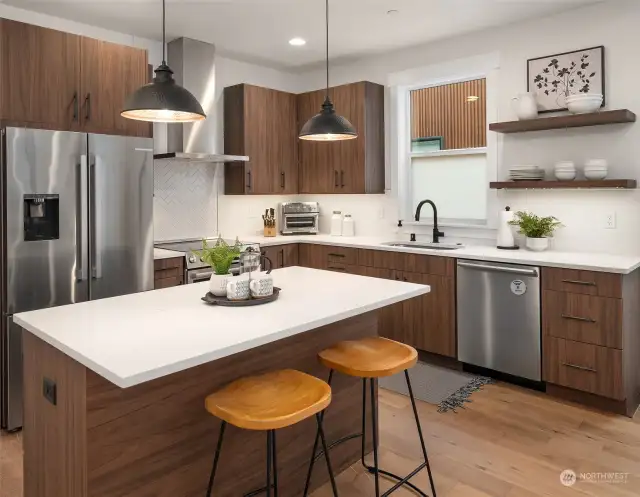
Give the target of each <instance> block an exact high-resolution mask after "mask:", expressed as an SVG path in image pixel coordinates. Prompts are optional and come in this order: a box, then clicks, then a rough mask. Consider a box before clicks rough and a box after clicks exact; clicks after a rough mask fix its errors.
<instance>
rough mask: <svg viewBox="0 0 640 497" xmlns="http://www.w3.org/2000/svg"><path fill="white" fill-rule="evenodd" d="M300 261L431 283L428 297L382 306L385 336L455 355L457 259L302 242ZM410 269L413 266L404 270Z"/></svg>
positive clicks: (429, 349)
mask: <svg viewBox="0 0 640 497" xmlns="http://www.w3.org/2000/svg"><path fill="white" fill-rule="evenodd" d="M300 265H301V266H306V267H313V268H316V269H325V270H328V271H339V272H343V273H349V274H359V275H361V276H370V277H373V278H384V279H391V280H399V281H407V282H410V283H418V284H422V285H430V286H431V292H430V293H428V294H427V295H423V296H421V297H416V298H413V299H410V300H406V301H404V302H401V303H399V304H396V305H392V306H388V307H385V308H384V309H382V311H381V312H380V335H381V336H384V337H387V338H390V339H392V340H397V341H399V342H403V343H406V344H408V345H411V346H413V347H415V348H417V349H420V350H424V351H426V352H431V353H434V354H440V355H444V356H448V357H456V354H457V350H456V324H455V323H456V321H455V281H454V277H453V276H454V267H455V266H454V261H453V259H451V258H446V257H438V256H427V255H425V256H423V255H420V254H417V255H416V254H404V253H401V252H391V251H383V250H361V249H354V248H349V247H337V246H331V245H313V244H301V245H300ZM405 268H406V269H408V270H403V269H405ZM428 272H433V273H434V274H429V273H428Z"/></svg>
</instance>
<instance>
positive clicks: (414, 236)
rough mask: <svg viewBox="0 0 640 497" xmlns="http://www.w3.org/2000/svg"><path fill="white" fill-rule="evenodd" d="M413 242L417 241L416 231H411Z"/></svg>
mask: <svg viewBox="0 0 640 497" xmlns="http://www.w3.org/2000/svg"><path fill="white" fill-rule="evenodd" d="M409 239H410V240H411V241H412V242H415V241H416V234H415V233H411V238H409Z"/></svg>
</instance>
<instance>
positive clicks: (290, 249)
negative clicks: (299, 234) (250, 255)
mask: <svg viewBox="0 0 640 497" xmlns="http://www.w3.org/2000/svg"><path fill="white" fill-rule="evenodd" d="M260 250H261V252H262V255H264V256H266V257H268V258H269V260H270V261H271V264H273V269H280V268H283V267H290V266H297V265H298V244H297V243H288V244H286V245H273V246H270V247H261V249H260Z"/></svg>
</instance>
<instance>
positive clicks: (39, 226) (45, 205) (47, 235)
mask: <svg viewBox="0 0 640 497" xmlns="http://www.w3.org/2000/svg"><path fill="white" fill-rule="evenodd" d="M59 197H60V196H59V195H49V194H46V195H25V196H24V241H25V242H33V241H39V240H57V239H58V238H59V235H60V209H59V203H60V198H59Z"/></svg>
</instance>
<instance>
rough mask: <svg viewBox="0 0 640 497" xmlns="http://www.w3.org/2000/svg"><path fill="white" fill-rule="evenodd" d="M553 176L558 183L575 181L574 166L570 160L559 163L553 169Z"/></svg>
mask: <svg viewBox="0 0 640 497" xmlns="http://www.w3.org/2000/svg"><path fill="white" fill-rule="evenodd" d="M553 174H554V175H555V177H556V179H557V180H558V181H571V180H573V179H576V165H575V164H574V163H573V162H571V161H570V160H563V161H560V162H558V163H557V164H556V165H555V166H554V167H553Z"/></svg>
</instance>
